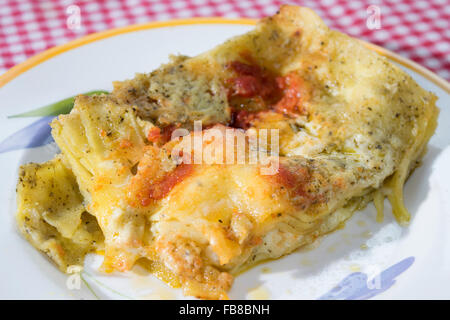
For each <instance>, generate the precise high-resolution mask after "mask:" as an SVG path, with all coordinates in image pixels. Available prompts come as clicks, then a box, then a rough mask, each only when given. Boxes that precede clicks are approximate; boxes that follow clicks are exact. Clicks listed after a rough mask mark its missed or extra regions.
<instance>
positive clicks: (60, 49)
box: [0, 17, 450, 94]
mask: <svg viewBox="0 0 450 320" xmlns="http://www.w3.org/2000/svg"><path fill="white" fill-rule="evenodd" d="M258 21H259V20H258V19H251V18H239V19H231V18H223V17H196V18H188V19H171V20H167V21H152V22H148V23H143V24H132V25H129V26H125V27H119V28H113V29H109V30H105V31H100V32H95V33H91V34H89V35H86V36H83V37H80V38H78V39H75V40H72V41H69V42H67V43H64V44H62V45H58V46H54V47H52V48H50V49H47V50H45V51H43V52H40V53H38V54H36V55H34V56H32V57H30V58H28V59H27V60H25V61H23V62H21V63H19V64H17V65H15V66H13V67H12V68H10V69H9V70H7V71H6V72H5V73H3V74H2V75H0V88H2V87H3V86H5V85H6V84H7V83H9V82H11V81H12V80H14V79H15V78H17V77H18V76H19V75H21V74H23V73H25V72H26V71H28V70H30V69H32V68H34V67H36V66H38V65H39V64H41V63H43V62H45V61H47V60H50V59H51V58H53V57H55V56H57V55H59V54H61V53H64V52H67V51H70V50H72V49H75V48H78V47H81V46H83V45H86V44H89V43H92V42H96V41H99V40H103V39H106V38H110V37H114V36H117V35H121V34H124V33H130V32H136V31H143V30H149V29H159V28H166V27H177V26H184V25H203V24H224V25H236V24H237V25H246V26H248V25H256V24H257V22H258ZM355 39H358V38H355ZM358 40H359V41H360V42H361V43H363V44H364V45H365V46H366V47H367V48H369V49H370V50H373V51H375V52H377V53H378V54H380V55H382V56H385V57H386V58H389V59H391V60H393V61H395V62H397V63H399V64H401V65H402V66H404V67H406V68H409V69H411V70H412V71H414V72H416V73H418V74H419V75H421V76H423V77H424V78H426V79H427V80H429V81H431V82H432V83H434V84H435V85H437V86H438V87H439V88H441V89H443V90H444V91H445V92H447V93H449V94H450V83H449V82H448V81H446V80H445V79H443V78H442V77H440V76H438V75H437V74H436V73H434V72H432V71H431V70H428V69H427V68H425V67H423V66H421V65H420V64H418V63H416V62H414V61H412V60H410V59H407V58H404V57H402V56H400V55H398V54H397V53H394V52H392V51H390V50H388V49H385V48H383V47H381V46H378V45H376V44H373V43H370V42H367V41H364V40H361V39H358Z"/></svg>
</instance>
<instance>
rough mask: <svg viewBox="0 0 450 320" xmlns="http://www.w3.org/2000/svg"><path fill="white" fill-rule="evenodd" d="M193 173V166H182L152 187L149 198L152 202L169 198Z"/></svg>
mask: <svg viewBox="0 0 450 320" xmlns="http://www.w3.org/2000/svg"><path fill="white" fill-rule="evenodd" d="M192 172H193V167H192V165H191V164H184V163H182V164H180V165H179V166H178V167H176V168H175V170H173V171H171V172H169V173H168V174H167V175H165V176H164V177H163V178H162V179H161V180H160V181H158V182H156V183H154V184H152V185H151V186H150V190H149V194H148V197H149V198H150V199H152V200H160V199H162V198H164V197H165V196H167V195H168V194H169V192H170V191H171V190H172V189H173V188H174V187H175V186H176V185H177V184H179V183H180V182H181V181H183V180H184V179H185V178H187V177H188V176H189V175H190V174H191V173H192Z"/></svg>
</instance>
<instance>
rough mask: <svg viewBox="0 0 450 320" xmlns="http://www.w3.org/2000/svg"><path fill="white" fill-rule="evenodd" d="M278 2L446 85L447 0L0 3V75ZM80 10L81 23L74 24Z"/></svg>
mask: <svg viewBox="0 0 450 320" xmlns="http://www.w3.org/2000/svg"><path fill="white" fill-rule="evenodd" d="M283 3H293V4H294V3H295V4H298V5H302V6H307V7H310V8H312V9H314V10H315V11H316V12H317V13H318V14H319V15H320V16H321V17H322V18H323V19H324V20H325V22H326V23H327V24H328V25H329V26H330V27H331V28H334V29H337V30H340V31H343V32H345V33H347V34H349V35H352V36H355V37H358V38H361V39H364V40H367V41H369V42H372V43H375V44H378V45H381V46H382V47H385V48H387V49H390V50H392V51H394V52H397V53H399V54H400V55H401V56H403V57H406V58H409V59H412V60H414V61H416V62H418V63H419V64H421V65H423V66H425V67H427V68H428V69H430V70H432V71H434V72H436V73H437V74H438V75H440V76H441V77H443V78H445V79H447V80H450V0H360V1H344V0H298V1H278V0H166V1H163V0H159V1H158V0H0V73H3V72H5V71H6V70H7V69H9V68H11V67H12V66H14V65H15V64H18V63H20V62H22V61H24V60H25V59H27V58H28V57H30V56H32V55H34V54H36V53H38V52H41V51H43V50H45V49H48V48H50V47H53V46H56V45H60V44H63V43H65V42H67V41H70V40H73V39H75V38H79V37H82V36H84V35H87V34H89V33H93V32H98V31H102V30H105V29H110V28H116V27H122V26H125V25H130V24H136V23H145V22H149V21H157V20H168V19H176V18H189V17H212V16H220V17H228V18H239V17H249V18H260V17H263V16H267V15H272V14H274V13H275V12H276V11H277V9H278V7H279V6H280V5H281V4H283ZM374 6H375V7H374ZM377 10H379V13H380V14H379V19H378V20H376V18H377V16H378V14H377V13H378V11H377ZM78 12H79V17H80V20H77V19H75V20H74V17H75V16H76V15H77V14H78ZM78 22H80V23H78ZM378 22H379V25H378ZM368 25H369V26H368ZM376 27H380V28H379V29H377V28H376Z"/></svg>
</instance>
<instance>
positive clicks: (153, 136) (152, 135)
mask: <svg viewBox="0 0 450 320" xmlns="http://www.w3.org/2000/svg"><path fill="white" fill-rule="evenodd" d="M159 139H161V129H159V128H158V127H153V128H151V129H150V130H148V133H147V140H148V141H150V142H158V141H159Z"/></svg>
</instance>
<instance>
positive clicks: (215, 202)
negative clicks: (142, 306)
mask: <svg viewBox="0 0 450 320" xmlns="http://www.w3.org/2000/svg"><path fill="white" fill-rule="evenodd" d="M435 100H436V97H435V96H434V95H433V94H432V93H430V92H428V91H426V90H424V89H422V88H421V87H419V86H418V84H417V83H416V82H415V81H414V80H413V79H412V78H411V77H410V76H409V75H407V74H406V73H405V72H403V71H402V70H401V69H400V68H398V67H397V66H395V65H393V64H391V63H390V62H389V61H387V59H386V58H384V57H382V56H380V55H378V54H377V53H375V52H373V51H371V50H369V49H368V48H366V47H365V46H364V45H363V44H362V43H361V42H359V41H358V40H356V39H352V38H350V37H348V36H346V35H344V34H341V33H339V32H336V31H333V30H330V29H328V27H326V26H325V24H324V23H323V21H322V20H321V19H320V18H319V17H318V16H317V15H316V14H315V13H314V12H312V11H311V10H309V9H307V8H301V7H297V6H287V5H286V6H282V7H281V9H280V11H279V12H278V13H277V14H276V15H274V16H272V17H268V18H265V19H262V20H261V21H260V22H259V23H258V24H257V26H256V28H255V29H254V30H253V31H251V32H249V33H247V34H245V35H242V36H239V37H236V38H233V39H231V40H228V41H227V42H225V43H224V44H222V45H220V46H218V47H216V48H215V49H213V50H211V51H208V52H206V53H203V54H201V55H199V56H196V57H192V58H191V57H186V56H177V57H173V58H172V60H171V62H170V63H168V64H165V65H162V66H161V67H160V68H158V69H157V70H155V71H153V72H151V73H148V74H138V75H136V77H135V78H134V79H132V80H126V81H123V82H115V83H114V91H113V92H112V94H110V95H101V96H91V97H87V96H79V97H78V98H77V99H76V101H75V106H74V109H73V110H72V112H71V113H70V114H68V115H62V116H60V117H59V118H58V119H56V120H54V121H53V123H52V128H53V131H52V134H53V136H54V138H55V141H56V142H57V144H58V146H59V147H60V149H61V155H60V156H58V157H61V158H62V159H64V163H67V170H69V171H70V172H73V175H74V176H75V177H76V182H77V183H76V184H77V186H78V188H79V190H80V195H81V196H82V198H83V202H82V203H83V208H84V209H82V208H81V207H80V208H79V209H76V210H75V209H74V210H72V211H70V212H67V213H65V214H67V215H72V214H76V215H79V212H80V211H82V210H86V211H87V212H89V214H90V215H92V216H94V217H95V218H96V220H97V222H98V226H99V228H100V229H101V231H102V233H103V235H104V247H105V259H104V262H103V266H102V268H103V270H104V271H113V270H118V271H126V270H130V269H131V268H132V267H133V265H134V264H136V263H145V264H146V265H147V266H148V267H149V269H150V270H151V271H152V272H153V273H155V274H156V275H157V276H159V277H160V278H162V279H163V280H165V281H167V282H169V283H171V284H172V285H174V286H181V287H182V288H183V290H184V292H185V294H186V295H192V296H196V297H200V298H208V299H224V298H227V291H228V289H229V288H230V286H231V284H232V281H233V276H234V275H236V274H238V273H239V272H240V271H242V270H244V269H246V268H248V267H251V266H252V265H254V264H256V263H258V262H260V261H263V260H267V259H275V258H279V257H281V256H283V255H286V254H288V253H290V252H292V251H293V250H295V249H297V248H299V247H301V246H303V245H306V244H309V243H312V242H313V241H315V240H316V239H317V238H318V237H320V236H322V235H324V234H326V233H328V232H331V231H333V230H335V229H336V228H337V227H339V226H340V225H341V224H342V223H343V222H344V221H345V220H347V219H348V218H349V217H351V215H352V214H353V213H354V212H355V211H356V210H358V209H361V208H363V207H364V206H365V205H366V204H367V203H368V202H370V201H372V200H374V201H375V204H376V206H377V209H378V210H379V211H380V214H381V213H382V210H383V206H382V203H383V200H384V199H385V197H387V198H388V199H389V200H390V202H391V204H392V207H393V214H394V215H395V217H396V219H397V221H398V222H399V223H400V224H403V225H406V224H407V223H408V222H409V219H410V215H409V213H408V211H407V210H406V208H405V206H404V204H403V196H402V189H403V184H404V182H405V180H406V179H407V177H408V176H409V174H411V172H412V170H413V169H414V168H415V167H416V166H417V165H418V164H419V162H420V159H421V157H422V156H423V154H424V152H425V150H426V145H427V142H428V140H429V139H430V137H431V135H432V134H433V132H434V130H435V127H436V123H437V122H436V121H437V116H438V109H437V107H436V106H435ZM199 124H201V125H202V127H201V128H200V129H199V128H198V125H199ZM196 141H197V142H198V141H200V142H201V143H200V144H198V143H196ZM230 141H233V142H236V143H234V144H230V145H231V146H232V147H231V149H230V148H228V149H227V150H224V147H223V146H224V144H225V145H227V142H230ZM254 141H257V142H258V143H257V144H254V143H253V144H252V142H254ZM260 142H264V143H260ZM239 145H241V146H244V147H243V148H239V147H238V146H239ZM199 154H200V156H199ZM205 155H208V157H206V156H205ZM225 158H226V160H232V161H223V160H224V159H225ZM255 159H258V160H261V159H263V160H264V161H262V162H261V161H252V160H255ZM221 160H222V161H221ZM20 192H21V191H20V190H19V194H20ZM19 198H20V197H19ZM22 198H23V197H22ZM20 208H21V207H19V214H21V209H20ZM58 210H59V209H58ZM69 220H70V219H68V221H69ZM77 221H78V220H77ZM68 238H70V235H68ZM56 262H57V263H59V262H58V260H56Z"/></svg>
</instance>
